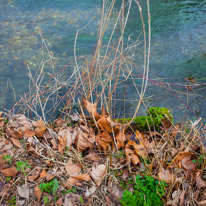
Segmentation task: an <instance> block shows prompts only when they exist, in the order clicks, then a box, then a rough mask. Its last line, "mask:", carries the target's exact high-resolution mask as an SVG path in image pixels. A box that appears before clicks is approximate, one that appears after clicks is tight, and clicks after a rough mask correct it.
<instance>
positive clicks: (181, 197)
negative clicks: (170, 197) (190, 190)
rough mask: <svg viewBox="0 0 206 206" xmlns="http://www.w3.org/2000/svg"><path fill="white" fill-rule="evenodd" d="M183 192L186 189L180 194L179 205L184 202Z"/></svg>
mask: <svg viewBox="0 0 206 206" xmlns="http://www.w3.org/2000/svg"><path fill="white" fill-rule="evenodd" d="M185 193H186V190H183V191H182V192H181V194H180V205H183V203H184V200H185Z"/></svg>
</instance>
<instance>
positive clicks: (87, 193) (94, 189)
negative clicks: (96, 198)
mask: <svg viewBox="0 0 206 206" xmlns="http://www.w3.org/2000/svg"><path fill="white" fill-rule="evenodd" d="M96 189H97V188H96V186H95V185H93V186H92V187H90V188H89V189H87V191H86V193H85V196H86V197H90V196H91V195H93V194H94V193H95V192H96Z"/></svg>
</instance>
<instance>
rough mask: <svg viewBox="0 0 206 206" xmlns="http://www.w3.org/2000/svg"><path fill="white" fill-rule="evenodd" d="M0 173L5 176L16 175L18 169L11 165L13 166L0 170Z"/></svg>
mask: <svg viewBox="0 0 206 206" xmlns="http://www.w3.org/2000/svg"><path fill="white" fill-rule="evenodd" d="M1 173H2V174H3V175H4V176H5V177H16V175H17V174H18V170H17V169H16V167H14V166H13V167H10V168H7V169H3V170H1Z"/></svg>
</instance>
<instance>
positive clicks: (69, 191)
mask: <svg viewBox="0 0 206 206" xmlns="http://www.w3.org/2000/svg"><path fill="white" fill-rule="evenodd" d="M76 192H77V188H76V187H72V189H69V190H63V191H62V193H63V194H68V193H76Z"/></svg>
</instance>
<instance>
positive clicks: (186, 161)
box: [175, 152, 198, 172]
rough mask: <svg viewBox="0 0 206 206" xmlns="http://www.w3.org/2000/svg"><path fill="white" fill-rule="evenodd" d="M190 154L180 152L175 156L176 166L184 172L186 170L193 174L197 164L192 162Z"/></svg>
mask: <svg viewBox="0 0 206 206" xmlns="http://www.w3.org/2000/svg"><path fill="white" fill-rule="evenodd" d="M192 155H193V153H192V152H180V153H179V154H178V155H177V156H176V160H175V161H176V164H177V165H178V166H179V167H180V168H183V169H184V170H187V171H188V172H193V171H195V170H196V169H197V166H198V163H197V162H193V161H192V159H191V158H192Z"/></svg>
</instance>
